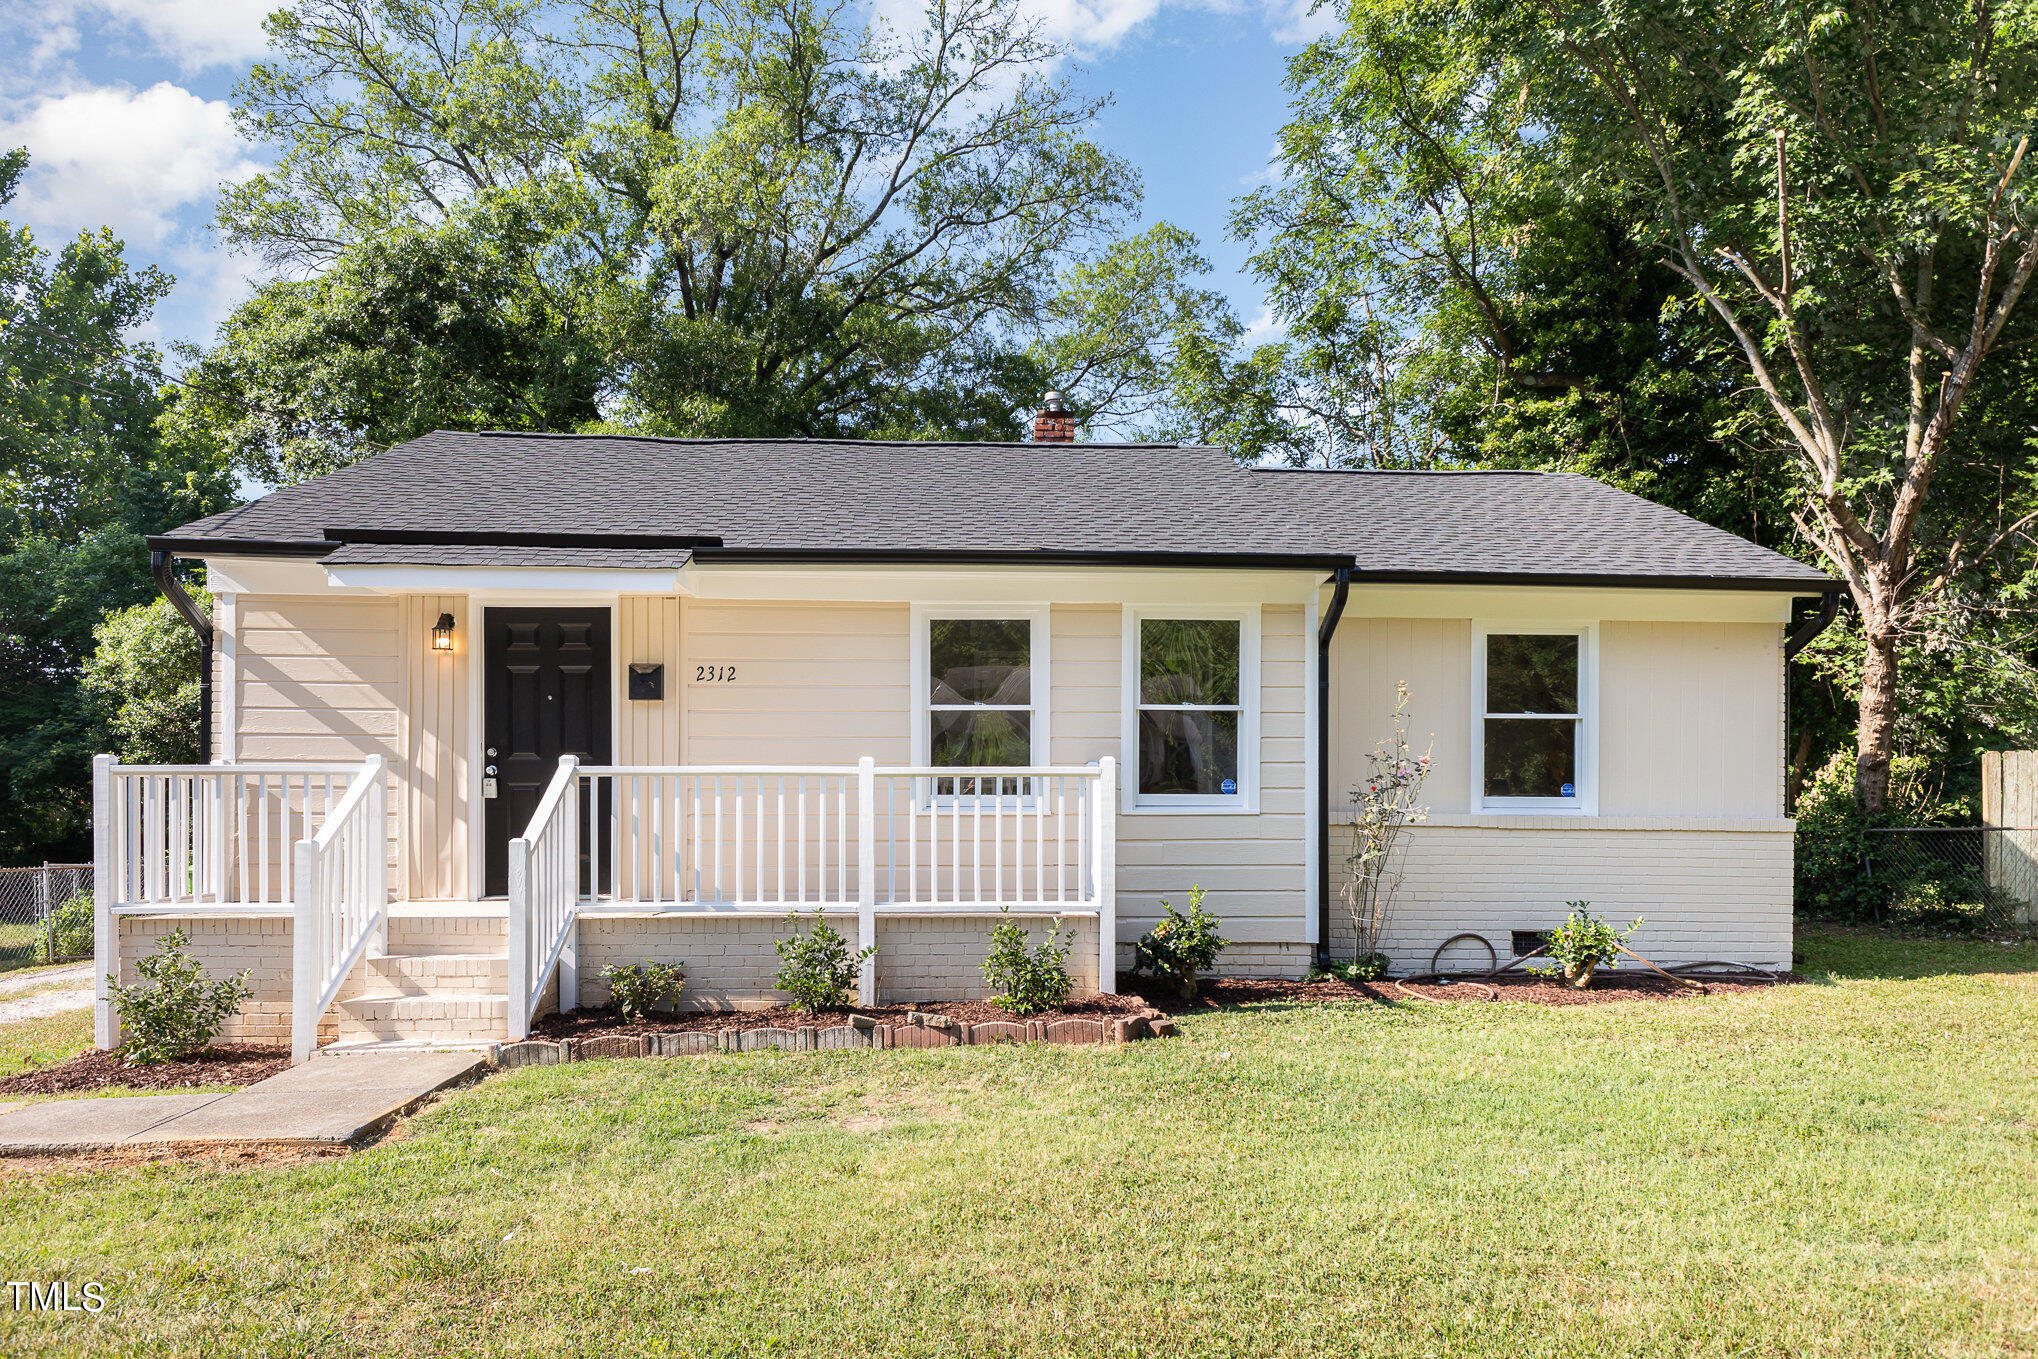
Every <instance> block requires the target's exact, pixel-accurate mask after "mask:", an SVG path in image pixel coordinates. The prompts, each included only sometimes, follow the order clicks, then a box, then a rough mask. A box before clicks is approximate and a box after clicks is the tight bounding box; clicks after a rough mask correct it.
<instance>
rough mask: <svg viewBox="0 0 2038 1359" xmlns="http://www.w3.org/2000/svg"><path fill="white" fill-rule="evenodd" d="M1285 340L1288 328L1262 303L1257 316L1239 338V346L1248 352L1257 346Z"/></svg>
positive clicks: (1269, 307) (1270, 308) (1271, 309)
mask: <svg viewBox="0 0 2038 1359" xmlns="http://www.w3.org/2000/svg"><path fill="white" fill-rule="evenodd" d="M1287 338H1288V327H1287V326H1286V325H1285V324H1283V323H1282V322H1281V320H1280V319H1279V318H1277V317H1276V316H1275V315H1274V309H1273V308H1272V307H1271V306H1269V305H1267V304H1266V303H1264V302H1262V303H1261V304H1260V310H1259V313H1258V315H1256V316H1254V317H1253V319H1252V321H1251V322H1250V323H1249V324H1248V325H1247V326H1246V328H1245V333H1244V334H1243V335H1241V336H1239V344H1240V346H1241V347H1243V348H1245V349H1248V350H1250V349H1253V348H1255V347H1256V346H1259V345H1263V344H1272V343H1273V342H1274V341H1276V340H1285V339H1287Z"/></svg>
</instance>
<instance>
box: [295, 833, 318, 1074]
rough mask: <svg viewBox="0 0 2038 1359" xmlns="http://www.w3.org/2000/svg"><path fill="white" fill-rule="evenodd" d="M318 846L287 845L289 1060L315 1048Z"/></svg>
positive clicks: (305, 843) (306, 843) (307, 843)
mask: <svg viewBox="0 0 2038 1359" xmlns="http://www.w3.org/2000/svg"><path fill="white" fill-rule="evenodd" d="M318 859H319V855H318V846H317V845H316V844H315V843H313V842H312V841H311V840H310V839H304V840H299V841H298V842H297V843H296V845H295V846H293V847H292V849H291V903H290V1060H291V1061H293V1062H301V1061H304V1060H305V1059H306V1058H308V1057H310V1056H311V1054H312V1053H313V1052H314V1051H316V1050H317V1048H318V1021H319V1016H318V1014H317V1007H318V993H319V984H320V982H322V981H323V980H324V977H323V975H322V973H323V971H324V969H322V968H321V967H320V966H319V957H318V941H319V924H320V920H321V917H322V913H323V912H324V910H325V902H324V901H323V900H321V897H320V893H319V877H320V874H319V871H318V870H319V862H318Z"/></svg>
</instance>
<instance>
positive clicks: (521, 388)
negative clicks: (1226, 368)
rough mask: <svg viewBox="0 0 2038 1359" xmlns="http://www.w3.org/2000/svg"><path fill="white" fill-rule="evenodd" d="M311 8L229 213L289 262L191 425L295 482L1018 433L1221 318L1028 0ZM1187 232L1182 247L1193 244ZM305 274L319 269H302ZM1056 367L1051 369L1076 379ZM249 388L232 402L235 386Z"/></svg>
mask: <svg viewBox="0 0 2038 1359" xmlns="http://www.w3.org/2000/svg"><path fill="white" fill-rule="evenodd" d="M899 18H900V21H899V22H897V23H896V24H895V23H892V22H889V21H886V20H876V19H873V18H872V17H871V16H869V15H868V14H866V13H865V12H863V11H861V10H858V9H851V8H843V7H837V6H828V5H824V4H819V3H816V0H708V3H704V4H699V5H694V6H691V7H682V8H673V7H670V6H667V5H665V4H663V3H660V0H621V3H609V2H608V0H566V3H564V4H561V5H556V6H539V5H532V4H524V3H502V2H501V0H445V3H433V4H425V3H420V2H419V0H298V3H296V4H294V5H292V6H290V7H289V8H287V9H284V10H282V11H280V12H279V13H277V14H275V15H273V16H272V17H271V19H270V21H269V25H268V34H269V37H270V42H271V48H272V51H273V53H274V55H273V57H272V59H270V60H267V61H263V62H259V63H257V64H256V65H255V66H254V67H253V69H252V70H251V71H250V72H249V74H248V77H247V79H246V80H245V81H243V82H242V84H241V85H240V87H239V89H238V91H237V96H238V101H239V112H240V119H241V125H242V130H243V131H244V133H246V134H247V135H248V136H249V137H250V138H251V139H253V140H257V141H261V142H264V143H268V144H272V145H274V146H276V147H277V148H278V149H279V159H278V162H277V164H276V166H275V168H273V169H272V170H269V171H266V172H264V173H261V174H258V175H255V176H252V177H251V178H249V179H247V180H245V181H243V182H241V183H238V184H236V185H233V186H231V187H229V188H228V189H227V190H226V191H225V192H224V193H223V194H222V196H221V201H220V208H219V217H220V222H221V225H222V228H223V229H224V231H225V233H226V236H227V239H228V240H229V241H230V242H232V243H233V244H235V245H236V246H239V247H240V248H243V249H246V250H249V251H252V252H255V253H259V254H261V255H262V256H264V257H265V258H267V259H269V260H270V261H272V262H273V263H275V264H277V265H280V266H288V267H289V268H290V269H291V270H292V271H294V273H295V278H286V279H283V280H280V281H277V282H274V283H271V284H268V285H265V286H264V287H263V288H262V289H261V290H260V292H259V293H258V294H257V296H256V297H255V298H253V299H251V300H250V301H249V302H248V303H247V304H246V305H244V306H243V307H242V308H241V309H240V310H239V311H238V312H237V313H236V316H235V318H234V319H233V321H232V322H230V323H229V325H228V327H227V329H226V332H225V335H224V343H223V345H222V352H221V353H219V354H217V355H216V356H215V358H214V360H211V361H209V363H208V368H207V372H206V376H207V379H208V381H207V385H208V386H217V387H218V388H219V389H220V390H223V391H225V392H226V393H227V394H228V395H229V396H231V397H232V398H233V400H232V402H229V403H218V404H215V405H211V406H207V407H204V408H203V410H202V414H203V420H202V421H201V422H200V423H201V424H203V425H207V426H210V427H213V428H214V429H216V430H217V431H218V435H217V437H219V438H221V439H222V440H223V441H224V442H225V443H227V444H228V445H229V446H231V447H232V449H233V450H234V453H235V456H236V458H237V459H238V460H239V461H240V462H241V464H242V465H244V466H246V467H249V468H251V469H276V470H277V471H279V472H280V473H281V475H282V476H284V477H285V478H288V479H295V478H298V477H302V476H305V475H309V474H310V473H312V472H315V471H318V470H322V469H323V468H325V467H327V466H331V465H333V464H334V463H336V462H344V461H349V460H351V459H352V458H354V457H358V456H361V455H362V454H364V453H366V452H370V451H373V450H374V449H376V448H378V447H381V446H384V445H386V444H388V443H390V442H393V441H395V440H397V439H400V438H403V437H406V436H407V435H408V434H410V433H414V432H416V431H418V430H421V429H428V428H431V427H432V426H433V425H435V424H437V425H446V426H450V427H455V428H471V427H475V426H477V425H480V424H506V425H508V426H510V427H512V428H545V427H550V428H570V427H574V426H579V427H584V428H586V427H605V426H608V425H610V424H613V425H614V426H615V427H618V428H623V429H629V430H635V431H638V432H642V433H654V434H661V433H662V434H680V435H821V436H861V437H878V438H886V437H903V436H921V437H926V436H942V437H953V438H963V439H985V438H1011V437H1016V436H1017V435H1018V434H1019V433H1020V432H1021V431H1022V429H1023V423H1024V420H1025V418H1026V417H1028V416H1030V414H1031V412H1032V409H1033V407H1034V405H1035V404H1036V402H1037V400H1038V398H1039V396H1040V394H1041V393H1042V391H1044V390H1045V389H1047V388H1050V387H1053V388H1059V389H1061V390H1063V391H1065V392H1068V393H1070V394H1071V397H1072V404H1073V405H1074V407H1075V408H1076V409H1078V410H1079V411H1081V412H1083V413H1084V415H1085V416H1086V417H1088V418H1090V419H1091V420H1093V421H1105V422H1109V421H1112V420H1116V419H1125V418H1139V417H1140V416H1142V415H1144V414H1145V413H1146V412H1147V411H1148V409H1149V407H1150V405H1151V403H1152V396H1151V390H1150V389H1151V387H1152V385H1153V383H1155V382H1156V381H1159V380H1161V379H1162V378H1163V377H1164V376H1165V374H1164V373H1163V371H1162V370H1163V369H1166V368H1168V367H1169V365H1170V364H1172V363H1173V358H1172V357H1171V356H1170V357H1166V358H1162V359H1158V360H1157V359H1155V358H1154V357H1153V356H1152V355H1151V354H1150V353H1149V352H1148V347H1149V346H1150V345H1151V344H1154V343H1156V342H1158V340H1157V337H1158V336H1159V331H1158V330H1157V329H1153V328H1152V327H1153V326H1155V325H1157V324H1158V323H1160V322H1163V321H1165V322H1167V323H1169V324H1170V325H1172V327H1173V328H1172V329H1171V330H1170V332H1169V333H1170V335H1174V334H1180V335H1185V336H1191V337H1193V336H1194V335H1195V334H1199V333H1202V332H1203V331H1206V330H1216V331H1222V330H1224V328H1225V327H1226V326H1227V325H1235V322H1233V321H1229V320H1227V319H1226V318H1227V317H1228V316H1229V313H1228V311H1227V310H1226V309H1225V308H1224V307H1223V306H1222V304H1221V303H1220V302H1218V301H1217V300H1216V299H1215V298H1214V297H1213V295H1211V294H1209V293H1208V292H1205V291H1199V290H1196V289H1194V288H1193V287H1191V286H1189V285H1188V283H1187V282H1186V277H1185V271H1191V270H1195V271H1200V270H1201V269H1202V268H1203V267H1205V266H1204V265H1203V263H1202V261H1201V260H1200V259H1199V258H1197V257H1196V255H1195V251H1194V248H1193V241H1188V240H1187V238H1186V237H1184V236H1183V235H1182V234H1181V233H1179V232H1175V231H1174V230H1173V229H1172V228H1165V227H1163V228H1159V229H1157V230H1158V234H1157V235H1154V236H1153V237H1152V239H1151V241H1150V242H1149V240H1148V238H1140V239H1139V240H1137V241H1131V242H1124V243H1123V245H1122V248H1121V247H1120V246H1119V244H1118V237H1119V233H1120V232H1121V231H1122V229H1123V228H1124V227H1125V226H1126V225H1127V224H1128V223H1130V222H1131V221H1132V220H1133V217H1134V214H1135V213H1136V211H1137V207H1138V203H1139V183H1138V176H1137V175H1136V174H1135V173H1134V171H1133V169H1132V167H1131V166H1130V165H1129V164H1127V163H1126V162H1125V161H1124V160H1123V159H1121V158H1119V157H1116V156H1113V155H1110V154H1109V153H1107V152H1105V151H1104V150H1103V149H1101V148H1100V147H1099V146H1098V145H1097V144H1096V143H1095V142H1094V141H1093V140H1092V139H1091V128H1092V125H1093V122H1094V119H1095V116H1096V114H1097V113H1098V112H1099V110H1100V108H1101V107H1102V104H1103V101H1102V100H1099V99H1094V98H1090V97H1086V96H1084V95H1081V94H1079V93H1077V92H1076V91H1075V90H1074V88H1073V87H1072V86H1071V85H1070V84H1069V83H1068V82H1067V81H1065V80H1064V79H1062V78H1060V77H1058V76H1057V75H1056V74H1055V73H1054V67H1055V66H1056V64H1057V63H1058V62H1059V61H1060V59H1061V56H1062V53H1061V52H1060V51H1059V50H1058V49H1057V48H1055V47H1053V46H1052V45H1051V44H1049V43H1047V42H1046V41H1044V40H1043V39H1042V37H1041V36H1040V35H1039V32H1038V30H1037V27H1036V25H1035V23H1034V22H1033V21H1032V20H1031V19H1030V18H1029V17H1028V16H1027V14H1026V13H1025V12H1024V11H1022V9H1021V8H1020V6H1019V5H1018V4H1017V3H1016V0H962V2H961V3H955V2H954V0H937V3H935V4H933V5H931V6H929V7H928V8H927V9H926V10H925V11H923V12H921V13H918V14H915V15H913V16H912V17H910V18H907V17H905V16H903V15H902V16H899ZM1184 242H1186V244H1184ZM298 280H304V281H298ZM1055 368H1060V369H1062V371H1059V372H1057V371H1054V369H1055ZM237 405H239V406H247V407H250V408H252V410H253V411H254V414H253V415H252V416H242V415H238V414H236V406H237Z"/></svg>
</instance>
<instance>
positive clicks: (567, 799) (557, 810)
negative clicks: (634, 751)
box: [508, 755, 581, 1042]
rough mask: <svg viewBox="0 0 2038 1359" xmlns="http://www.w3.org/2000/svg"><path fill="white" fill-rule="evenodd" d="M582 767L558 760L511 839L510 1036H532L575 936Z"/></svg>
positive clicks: (571, 760) (515, 1038) (516, 1039)
mask: <svg viewBox="0 0 2038 1359" xmlns="http://www.w3.org/2000/svg"><path fill="white" fill-rule="evenodd" d="M578 769H579V761H577V760H575V759H574V757H573V756H571V755H567V756H563V757H562V758H561V759H560V761H559V772H558V773H556V774H554V775H553V776H552V782H551V783H550V784H549V785H548V786H547V787H546V789H545V795H544V796H543V797H541V798H539V799H538V807H537V810H536V811H534V812H532V813H531V824H530V826H529V827H528V828H527V829H526V830H525V831H524V833H523V834H522V835H520V836H518V837H517V838H516V839H514V840H512V841H510V842H509V922H508V924H509V978H510V987H511V988H512V989H511V991H510V997H509V1036H510V1041H511V1042H520V1041H522V1040H523V1039H525V1038H528V1037H530V1036H531V1017H532V1016H533V1015H534V1014H536V1013H537V1010H538V1006H539V1005H540V1004H541V1003H542V1002H543V999H544V995H545V986H546V984H547V983H548V982H550V981H551V979H552V973H553V971H554V969H556V968H557V967H558V966H559V963H560V959H561V957H562V956H563V955H564V954H565V952H566V946H567V944H568V943H569V942H570V941H571V939H572V937H573V922H574V919H575V918H576V916H577V914H578V912H579V909H580V868H581V865H580V836H579V835H578V833H577V832H578V830H579V827H580V818H579V816H578V815H577V813H576V804H577V802H578V800H579V797H580V780H579V778H578V777H577V771H578ZM562 1008H568V1009H570V1008H572V1007H571V1004H570V1003H569V1004H567V1005H565V1006H563V1007H562Z"/></svg>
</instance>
